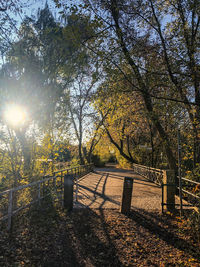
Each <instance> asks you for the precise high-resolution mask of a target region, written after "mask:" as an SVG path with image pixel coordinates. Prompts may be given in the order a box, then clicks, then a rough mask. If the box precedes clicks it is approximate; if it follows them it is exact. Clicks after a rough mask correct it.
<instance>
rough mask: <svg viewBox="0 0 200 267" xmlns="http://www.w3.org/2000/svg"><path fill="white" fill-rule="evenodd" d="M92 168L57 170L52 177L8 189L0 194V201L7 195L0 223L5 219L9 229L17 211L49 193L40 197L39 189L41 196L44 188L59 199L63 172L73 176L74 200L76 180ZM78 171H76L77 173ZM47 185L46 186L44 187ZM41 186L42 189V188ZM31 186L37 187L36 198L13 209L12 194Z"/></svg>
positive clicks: (38, 200)
mask: <svg viewBox="0 0 200 267" xmlns="http://www.w3.org/2000/svg"><path fill="white" fill-rule="evenodd" d="M92 167H93V164H87V165H81V166H77V167H72V168H67V169H63V170H59V171H56V172H54V173H53V176H50V175H46V176H43V177H44V179H42V180H39V181H36V182H32V183H30V184H27V185H21V186H18V187H16V188H11V189H8V190H5V191H3V192H0V200H1V198H2V196H4V195H6V194H7V195H8V202H7V203H8V211H7V215H5V214H2V215H3V216H1V213H0V221H1V220H5V219H8V229H10V228H11V217H12V216H13V215H15V214H16V213H17V212H18V211H20V210H22V209H24V208H26V207H28V206H30V205H32V204H34V203H36V202H39V203H40V200H42V199H44V198H46V197H47V196H48V195H49V194H50V193H48V194H45V195H43V196H41V189H43V194H44V190H45V186H46V187H47V190H52V192H53V193H54V195H55V196H54V198H60V197H59V192H58V189H60V193H61V194H60V195H62V194H63V184H64V182H63V178H64V177H63V173H64V172H67V174H73V175H74V180H75V183H76V198H77V193H78V179H79V178H80V177H82V176H83V175H85V174H87V173H89V172H90V171H91V169H92ZM77 170H78V171H77ZM58 173H61V175H56V174H58ZM58 178H60V182H59V183H60V185H57V179H58ZM51 180H52V181H53V183H52V185H51V188H50V184H49V183H50V181H51ZM46 184H47V185H46ZM41 185H43V188H42V186H41ZM33 186H37V188H36V193H37V194H36V196H35V198H33V201H30V202H29V203H28V204H26V205H25V206H22V207H19V208H17V209H14V208H13V199H14V197H13V194H14V192H17V191H20V190H22V189H25V188H32V187H33Z"/></svg>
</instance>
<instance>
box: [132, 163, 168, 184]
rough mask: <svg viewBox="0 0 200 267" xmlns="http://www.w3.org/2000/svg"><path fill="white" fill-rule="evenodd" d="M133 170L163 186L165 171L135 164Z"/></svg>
mask: <svg viewBox="0 0 200 267" xmlns="http://www.w3.org/2000/svg"><path fill="white" fill-rule="evenodd" d="M133 170H134V171H135V172H136V173H138V174H140V175H141V176H143V177H145V178H147V179H148V180H150V181H152V182H154V183H155V184H157V185H160V186H161V185H162V183H163V176H164V172H165V170H161V169H155V168H151V167H148V166H144V165H139V164H133Z"/></svg>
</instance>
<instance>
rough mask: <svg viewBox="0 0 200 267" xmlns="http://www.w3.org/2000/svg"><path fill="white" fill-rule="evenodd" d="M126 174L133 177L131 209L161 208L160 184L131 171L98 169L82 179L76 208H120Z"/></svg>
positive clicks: (159, 209)
mask: <svg viewBox="0 0 200 267" xmlns="http://www.w3.org/2000/svg"><path fill="white" fill-rule="evenodd" d="M124 177H131V178H133V192H132V203H131V206H132V208H139V209H144V210H148V211H150V210H156V211H161V199H162V191H161V188H160V187H159V186H157V185H156V184H154V183H152V182H150V181H148V180H146V179H145V178H143V177H142V176H140V175H138V174H136V173H134V172H133V171H132V170H121V169H117V168H104V169H95V170H94V172H93V173H90V174H89V175H86V176H85V177H84V178H83V179H81V180H80V182H79V191H78V203H76V207H89V208H97V209H102V208H103V209H110V208H112V209H119V208H120V205H121V198H122V190H123V182H124Z"/></svg>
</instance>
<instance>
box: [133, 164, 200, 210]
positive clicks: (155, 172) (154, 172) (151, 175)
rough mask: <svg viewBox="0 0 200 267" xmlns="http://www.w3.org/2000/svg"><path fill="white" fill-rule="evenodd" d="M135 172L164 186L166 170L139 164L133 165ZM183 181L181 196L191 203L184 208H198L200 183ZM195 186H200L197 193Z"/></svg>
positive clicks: (188, 180) (185, 179) (182, 179)
mask: <svg viewBox="0 0 200 267" xmlns="http://www.w3.org/2000/svg"><path fill="white" fill-rule="evenodd" d="M133 170H134V171H135V172H136V173H138V174H140V175H141V176H143V177H145V178H147V179H148V180H150V181H152V182H154V183H156V184H157V185H160V186H163V178H164V175H165V172H166V170H161V169H155V168H151V167H148V166H143V165H139V164H133ZM177 178H178V179H179V176H177ZM181 181H182V194H180V196H181V195H183V199H185V200H187V202H188V203H189V205H187V204H184V205H183V206H198V205H199V201H200V182H196V181H193V180H190V179H187V178H184V177H181ZM195 185H196V186H199V188H198V189H197V191H196V192H194V191H195V190H194V189H195ZM165 186H166V185H165ZM169 186H176V185H175V184H174V185H169ZM176 188H177V189H179V187H178V186H176ZM197 194H199V195H197ZM177 205H179V204H177Z"/></svg>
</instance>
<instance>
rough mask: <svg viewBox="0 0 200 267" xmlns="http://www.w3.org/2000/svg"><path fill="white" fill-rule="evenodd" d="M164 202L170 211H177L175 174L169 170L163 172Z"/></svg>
mask: <svg viewBox="0 0 200 267" xmlns="http://www.w3.org/2000/svg"><path fill="white" fill-rule="evenodd" d="M163 174H164V175H163V185H164V188H163V201H164V204H166V205H165V207H166V209H167V210H168V211H173V210H174V209H175V192H176V186H175V173H174V171H171V170H167V171H164V172H163Z"/></svg>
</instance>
